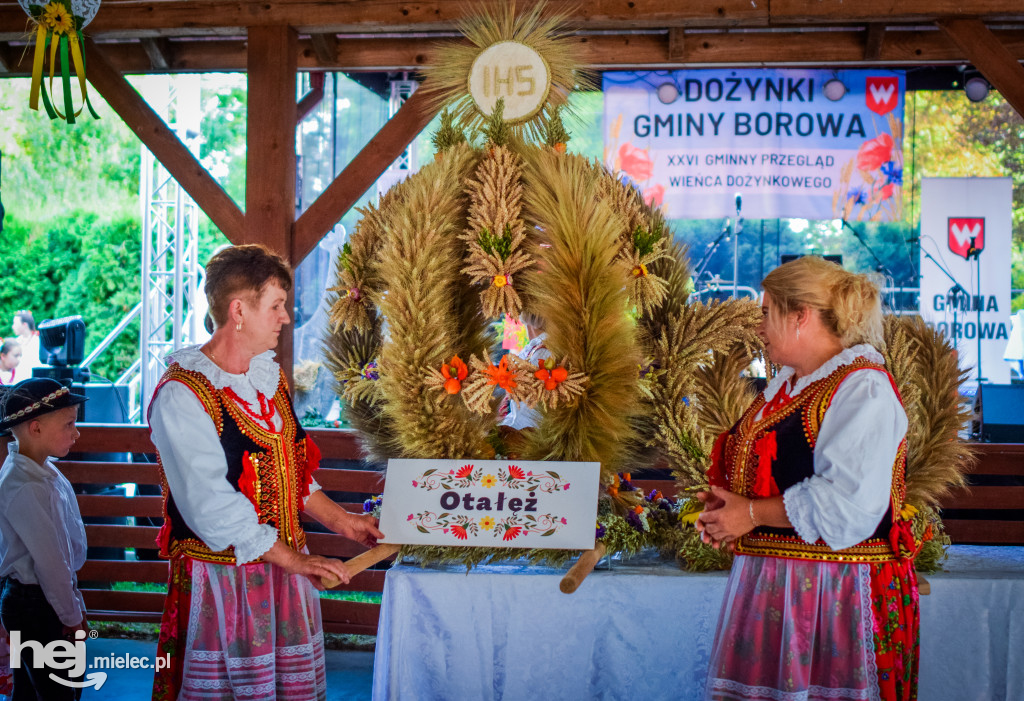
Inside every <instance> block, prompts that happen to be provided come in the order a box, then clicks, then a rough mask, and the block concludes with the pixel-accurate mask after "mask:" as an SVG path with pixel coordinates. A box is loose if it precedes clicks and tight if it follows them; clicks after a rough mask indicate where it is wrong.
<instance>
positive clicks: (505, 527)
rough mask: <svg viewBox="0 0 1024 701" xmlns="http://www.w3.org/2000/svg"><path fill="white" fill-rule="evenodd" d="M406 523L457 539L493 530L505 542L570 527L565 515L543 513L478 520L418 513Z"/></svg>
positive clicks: (551, 533)
mask: <svg viewBox="0 0 1024 701" xmlns="http://www.w3.org/2000/svg"><path fill="white" fill-rule="evenodd" d="M406 520H407V521H414V520H415V521H416V523H415V524H414V525H415V526H416V530H418V531H419V532H420V533H430V532H432V531H434V532H436V531H441V532H442V533H445V534H450V535H452V536H454V537H455V538H456V539H457V540H468V539H469V536H473V537H474V538H475V537H477V536H482V535H483V532H486V531H490V533H491V535H492V536H493V537H495V538H498V537H500V538H501V540H502V541H505V542H508V541H512V540H515V539H516V538H519V537H521V536H522V537H525V536H527V535H529V534H530V533H536V534H538V535H539V536H540V537H541V538H546V537H548V536H552V535H554V534H555V533H557V532H558V531H559V529H561V528H562V526H564V525H566V524H568V521H567V520H566V518H565V517H564V516H556V515H554V514H543V515H542V516H534V515H533V514H527V515H525V516H520V515H518V514H512V515H511V516H506V517H505V518H503V519H495V518H494V517H492V516H482V517H480V518H479V519H477V518H475V517H472V516H466V515H465V514H453V513H451V512H450V511H445V512H442V513H440V514H435V513H434V512H433V511H421V512H419V513H418V514H409V516H408V518H406Z"/></svg>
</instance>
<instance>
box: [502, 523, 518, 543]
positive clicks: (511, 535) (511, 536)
mask: <svg viewBox="0 0 1024 701" xmlns="http://www.w3.org/2000/svg"><path fill="white" fill-rule="evenodd" d="M522 532H523V527H522V526H511V527H509V528H508V530H506V531H505V535H503V536H502V537H501V539H502V540H515V539H516V538H518V537H519V534H520V533H522Z"/></svg>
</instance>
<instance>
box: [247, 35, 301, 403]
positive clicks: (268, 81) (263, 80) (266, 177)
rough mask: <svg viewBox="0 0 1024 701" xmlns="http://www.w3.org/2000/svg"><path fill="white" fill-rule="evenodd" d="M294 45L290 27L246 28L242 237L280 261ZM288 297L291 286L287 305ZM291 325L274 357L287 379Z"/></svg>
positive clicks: (284, 243)
mask: <svg viewBox="0 0 1024 701" xmlns="http://www.w3.org/2000/svg"><path fill="white" fill-rule="evenodd" d="M296 44H297V37H296V33H295V30H294V29H292V28H291V27H288V26H285V25H278V26H268V27H249V45H248V55H247V59H246V62H247V68H248V74H249V76H248V81H249V91H248V92H249V97H248V109H247V117H246V119H247V131H246V147H247V153H246V163H245V237H244V238H245V242H246V243H262V244H264V245H265V246H267V247H269V248H271V249H273V250H274V251H276V252H277V253H279V254H280V255H282V256H283V257H284V258H285V259H289V258H290V254H291V250H292V242H291V236H292V233H291V231H292V223H293V222H294V221H295V114H296V111H295V92H296V85H295V74H296V60H297V55H298V53H297V50H296ZM294 297H295V293H294V290H293V291H292V294H291V295H289V300H288V304H289V309H292V308H293V307H294ZM293 322H294V319H293ZM294 329H295V327H294V324H291V325H289V326H287V327H286V328H285V330H284V332H283V333H282V334H281V339H280V341H279V342H278V346H277V361H278V362H279V363H280V364H281V367H282V368H283V369H284V371H285V375H286V376H287V377H288V380H289V383H290V382H291V379H292V359H293V340H294Z"/></svg>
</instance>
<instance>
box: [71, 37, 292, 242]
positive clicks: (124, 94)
mask: <svg viewBox="0 0 1024 701" xmlns="http://www.w3.org/2000/svg"><path fill="white" fill-rule="evenodd" d="M85 52H86V57H87V58H86V61H87V64H86V65H88V69H87V77H88V79H89V82H90V83H92V86H93V87H94V88H96V90H97V92H99V94H100V95H102V96H103V99H105V100H106V101H107V104H109V105H110V107H111V109H113V110H114V111H115V112H116V113H117V114H118V116H119V117H121V119H122V120H124V123H125V124H127V125H128V128H129V129H131V130H132V131H133V132H135V135H136V136H138V137H139V139H140V140H141V141H142V143H143V144H145V145H146V148H148V149H149V150H150V151H152V152H153V155H154V156H156V158H157V160H158V161H160V163H161V164H162V165H163V166H164V168H166V169H167V172H168V173H170V174H171V176H172V177H173V178H174V179H175V180H177V181H178V184H179V185H181V186H182V187H183V188H185V191H186V192H187V193H188V194H189V196H190V197H191V198H192V199H193V200H195V202H196V204H197V205H199V208H200V209H202V210H203V211H204V212H205V213H206V215H207V216H208V217H210V219H211V220H212V221H213V225H214V226H216V227H217V228H218V229H220V230H221V232H222V233H223V234H224V236H226V237H227V239H228V240H229V241H231V242H232V243H235V242H238V241H240V240H241V238H242V220H243V218H244V217H243V215H242V212H241V210H239V209H238V205H236V204H235V202H234V200H232V199H231V197H230V196H228V194H227V193H226V192H224V189H223V188H222V187H221V186H220V185H219V184H218V183H217V181H216V180H214V179H213V178H212V177H211V176H210V174H209V173H207V172H206V169H205V168H204V167H203V165H202V164H201V163H200V162H199V161H198V160H197V159H196V157H195V156H193V155H192V153H191V152H190V151H189V150H188V148H186V146H185V144H183V143H182V142H181V141H180V140H179V139H178V137H177V135H175V133H174V132H173V131H171V129H170V128H169V127H168V126H167V125H166V124H165V123H164V121H163V120H162V119H160V116H159V115H158V114H157V113H156V112H154V111H153V109H152V108H151V107H150V106H149V105H147V104H146V101H145V100H143V99H142V97H141V96H140V95H139V93H138V92H136V91H135V88H133V87H132V86H131V83H129V82H128V81H127V80H125V78H124V76H122V75H121V74H120V73H119V72H118V71H117V69H115V68H114V67H113V66H112V65H110V62H109V61H107V58H106V56H104V54H103V52H102V51H100V50H99V49H97V47H96V44H95V43H94V42H93V41H92V40H91V39H86V40H85ZM292 102H293V104H294V100H292Z"/></svg>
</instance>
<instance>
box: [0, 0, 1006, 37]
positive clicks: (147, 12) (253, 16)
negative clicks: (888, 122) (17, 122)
mask: <svg viewBox="0 0 1024 701" xmlns="http://www.w3.org/2000/svg"><path fill="white" fill-rule="evenodd" d="M537 1H538V0H520V1H519V3H518V4H517V7H521V8H523V9H526V8H528V7H530V6H532V5H534V4H536V2H537ZM865 1H866V2H872V0H865ZM873 1H874V2H877V1H878V0H873ZM987 1H988V2H995V1H996V0H987ZM906 2H907V3H909V4H911V5H920V6H924V5H925V3H924V0H906ZM477 4H478V3H474V2H465V0H427V1H426V2H415V3H412V2H408V0H374V1H373V2H368V1H367V0H337V1H335V2H324V1H323V0H234V1H233V2H224V0H149V1H148V2H146V1H141V0H104V2H103V4H102V5H101V6H100V9H99V12H98V13H97V14H96V17H95V18H94V19H93V21H92V22H91V23H90V24H89V26H88V28H87V31H88V32H89V33H90V34H91V35H92V36H95V37H101V36H102V37H104V38H114V37H135V38H137V37H140V36H203V35H209V34H211V33H213V34H215V33H218V32H219V33H223V32H236V33H237V32H240V31H242V30H243V29H244V28H245V27H252V26H279V25H289V26H292V27H294V28H295V29H297V30H298V31H299V32H300V33H302V34H316V33H361V32H385V33H389V32H409V31H420V32H422V31H453V30H455V29H456V25H457V22H458V21H459V20H462V19H465V18H466V17H467V16H469V15H472V14H475V13H477V12H478V10H477V8H476V7H475V5H477ZM872 4H873V3H872ZM1005 4H1006V5H1007V6H1009V4H1010V0H1006V2H1005ZM1017 11H1018V12H1019V11H1020V10H1019V8H1018V9H1017ZM768 12H769V10H768V2H766V1H762V2H751V0H716V2H714V3H710V2H700V3H682V2H678V0H632V1H630V2H623V1H622V0H590V1H589V2H587V3H581V4H580V5H578V9H576V10H574V11H572V12H570V14H569V17H568V21H569V24H570V25H571V26H573V27H586V28H592V29H622V28H629V29H638V28H663V27H668V26H681V25H685V26H688V27H737V26H767V24H768ZM24 26H25V13H24V11H22V10H21V8H20V7H19V6H18V4H17V3H16V2H14V1H13V0H3V2H0V32H14V33H16V34H19V35H21V34H24Z"/></svg>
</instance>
